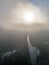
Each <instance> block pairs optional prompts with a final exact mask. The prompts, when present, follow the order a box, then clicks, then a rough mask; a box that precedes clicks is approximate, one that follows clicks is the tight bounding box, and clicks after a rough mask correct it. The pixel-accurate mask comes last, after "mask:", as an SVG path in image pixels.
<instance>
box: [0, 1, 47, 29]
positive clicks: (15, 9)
mask: <svg viewBox="0 0 49 65" xmlns="http://www.w3.org/2000/svg"><path fill="white" fill-rule="evenodd" d="M0 3H1V4H0V5H1V6H0V14H1V16H0V26H1V27H3V28H9V29H10V28H12V29H13V28H15V27H14V25H15V24H17V23H20V24H22V23H24V21H23V20H22V14H23V13H24V12H25V11H26V10H31V11H32V12H33V13H34V14H35V16H34V17H35V18H34V20H33V21H34V23H39V24H44V23H45V24H47V21H48V19H47V16H46V15H45V12H43V11H42V9H41V7H40V6H36V5H34V4H32V3H31V2H28V1H24V0H14V1H13V0H2V1H1V2H0Z"/></svg>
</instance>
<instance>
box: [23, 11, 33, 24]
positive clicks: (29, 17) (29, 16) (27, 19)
mask: <svg viewBox="0 0 49 65" xmlns="http://www.w3.org/2000/svg"><path fill="white" fill-rule="evenodd" d="M33 19H34V13H33V12H32V11H26V12H25V13H24V14H23V20H24V22H25V23H26V24H32V22H33Z"/></svg>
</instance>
